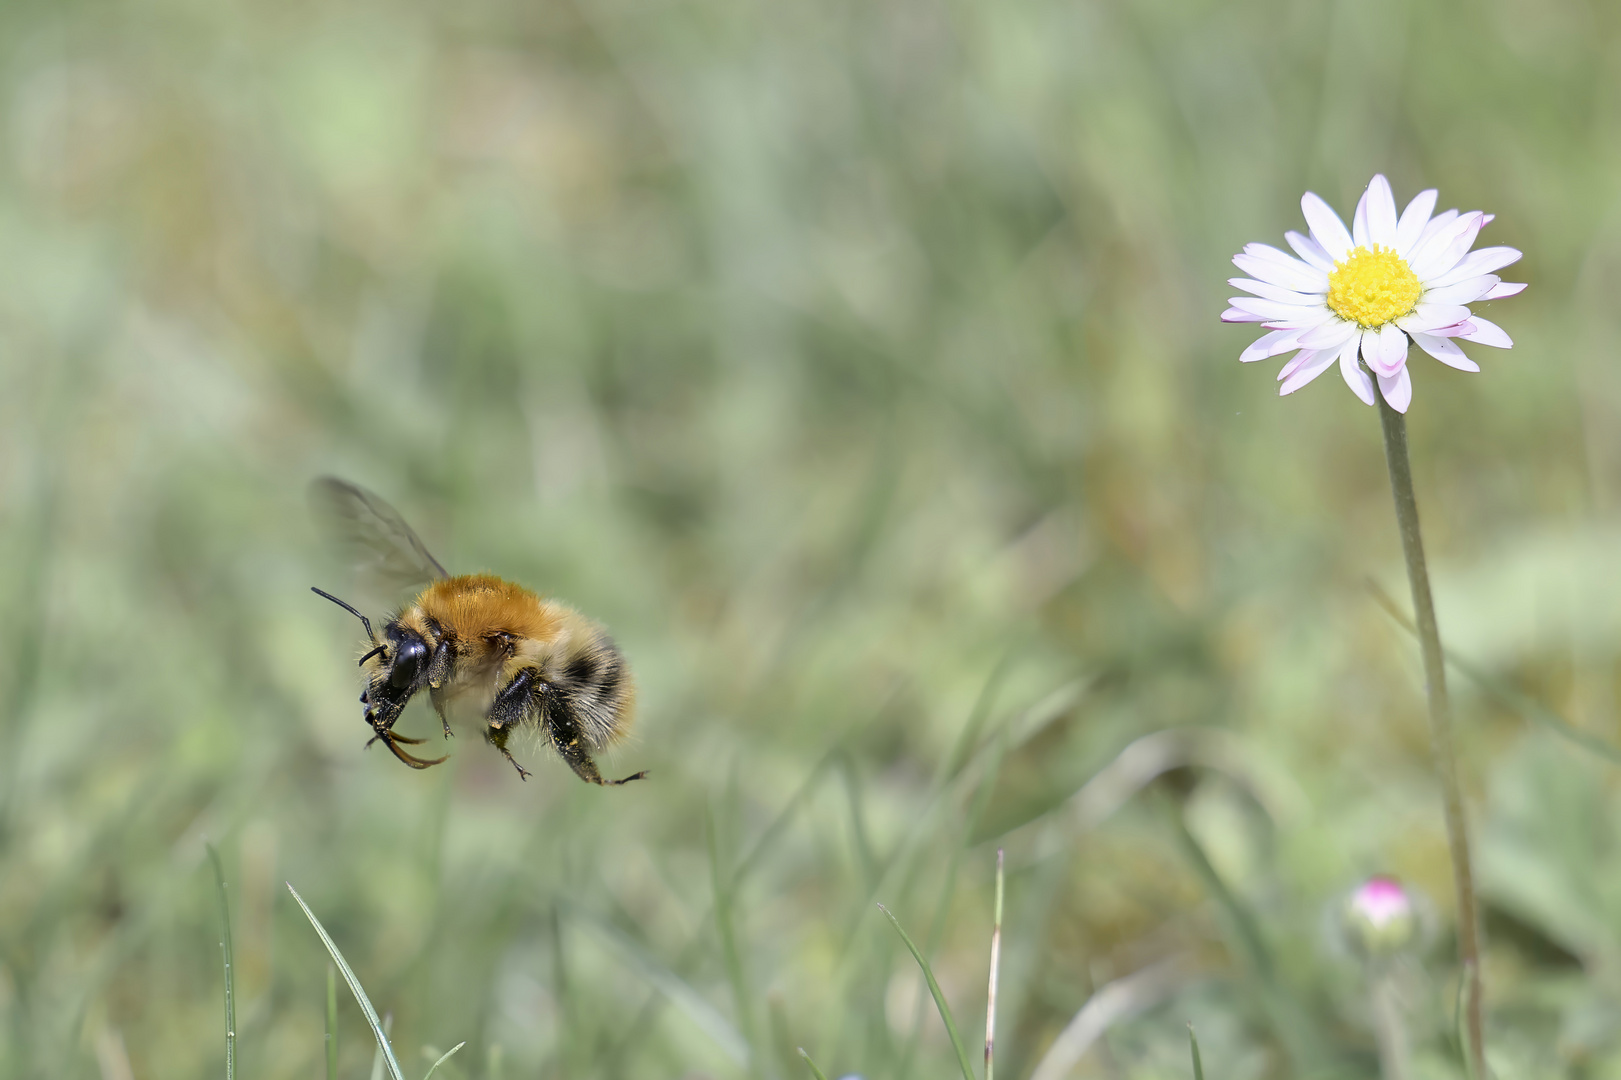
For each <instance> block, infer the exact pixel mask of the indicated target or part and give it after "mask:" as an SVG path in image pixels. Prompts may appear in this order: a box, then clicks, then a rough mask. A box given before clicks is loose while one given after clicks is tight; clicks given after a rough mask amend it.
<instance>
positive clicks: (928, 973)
mask: <svg viewBox="0 0 1621 1080" xmlns="http://www.w3.org/2000/svg"><path fill="white" fill-rule="evenodd" d="M878 910H879V911H882V912H883V913H884V917H885V918H886V919H888V920H889V921H890V923H891V924H892V925H893V926H894V927H895V932H896V933H898V934H900V936H901V940H902V941H904V942H906V948H907V951H909V952H910V953H911V954H912V959H914V960H916V961H917V966H918V967H920V968H922V969H923V978H924V980H925V981H927V982H928V984H929V993H931V994H933V995H934V1007H935V1008H936V1009H939V1010H940V1019H941V1020H943V1021H945V1025H946V1034H947V1035H950V1036H951V1048H952V1049H953V1050H955V1051H956V1052H957V1064H958V1066H960V1067H961V1068H962V1077H963V1080H974V1067H973V1066H972V1065H970V1064H969V1063H968V1051H966V1050H964V1049H963V1046H962V1038H961V1036H959V1035H958V1034H957V1022H956V1021H955V1020H954V1019H952V1016H951V1006H950V1005H948V1004H946V995H945V992H944V991H942V990H941V989H940V984H939V983H938V982H936V981H935V978H934V971H933V970H932V969H931V968H930V967H929V962H928V961H927V960H925V959H923V954H922V953H921V952H919V951H918V947H917V946H916V945H914V944H913V943H912V939H911V938H910V937H908V936H907V934H906V931H905V930H904V929H902V927H901V922H900V920H899V919H897V918H895V916H894V915H893V914H891V912H890V910H889V909H888V908H886V907H885V906H884V905H882V904H879V905H878Z"/></svg>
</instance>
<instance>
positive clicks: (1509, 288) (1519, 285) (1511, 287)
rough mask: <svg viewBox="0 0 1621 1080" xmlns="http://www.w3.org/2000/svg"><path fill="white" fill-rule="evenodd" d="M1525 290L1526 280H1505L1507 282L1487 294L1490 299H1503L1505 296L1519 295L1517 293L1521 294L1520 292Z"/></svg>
mask: <svg viewBox="0 0 1621 1080" xmlns="http://www.w3.org/2000/svg"><path fill="white" fill-rule="evenodd" d="M1524 291H1525V282H1523V281H1505V282H1503V284H1501V285H1498V286H1496V287H1494V288H1493V289H1492V291H1491V292H1489V293H1487V294H1486V299H1488V300H1501V299H1503V298H1504V297H1507V296H1517V295H1519V294H1520V293H1522V292H1524Z"/></svg>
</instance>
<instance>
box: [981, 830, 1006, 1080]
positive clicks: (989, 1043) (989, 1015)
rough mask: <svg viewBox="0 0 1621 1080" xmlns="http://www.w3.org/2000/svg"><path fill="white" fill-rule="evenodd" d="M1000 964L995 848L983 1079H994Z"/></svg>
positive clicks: (999, 896)
mask: <svg viewBox="0 0 1621 1080" xmlns="http://www.w3.org/2000/svg"><path fill="white" fill-rule="evenodd" d="M1001 964H1002V849H1001V848H997V849H996V910H995V914H994V916H993V917H992V919H991V977H990V987H989V989H988V990H987V991H986V992H985V1080H996V977H997V975H998V974H999V973H1000V972H999V969H1000V967H1001Z"/></svg>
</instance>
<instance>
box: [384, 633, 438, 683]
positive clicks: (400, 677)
mask: <svg viewBox="0 0 1621 1080" xmlns="http://www.w3.org/2000/svg"><path fill="white" fill-rule="evenodd" d="M427 656H428V647H427V646H426V645H424V644H423V643H422V639H421V638H419V637H416V636H415V635H412V636H411V637H407V638H402V639H401V640H400V643H399V648H398V649H397V650H396V652H395V656H394V667H393V669H392V670H391V671H390V672H389V675H388V681H389V683H390V685H392V686H393V687H394V689H396V690H404V689H405V688H406V687H408V686H411V685H412V684H413V683H415V682H416V678H417V672H418V671H419V670H420V669H421V667H422V662H423V661H424V660H425V659H427Z"/></svg>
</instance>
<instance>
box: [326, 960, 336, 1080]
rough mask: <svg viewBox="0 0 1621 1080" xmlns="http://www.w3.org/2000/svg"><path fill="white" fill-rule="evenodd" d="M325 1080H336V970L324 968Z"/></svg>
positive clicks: (331, 967)
mask: <svg viewBox="0 0 1621 1080" xmlns="http://www.w3.org/2000/svg"><path fill="white" fill-rule="evenodd" d="M326 1080H338V969H337V968H335V967H333V966H332V965H331V964H328V965H327V966H326Z"/></svg>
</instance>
